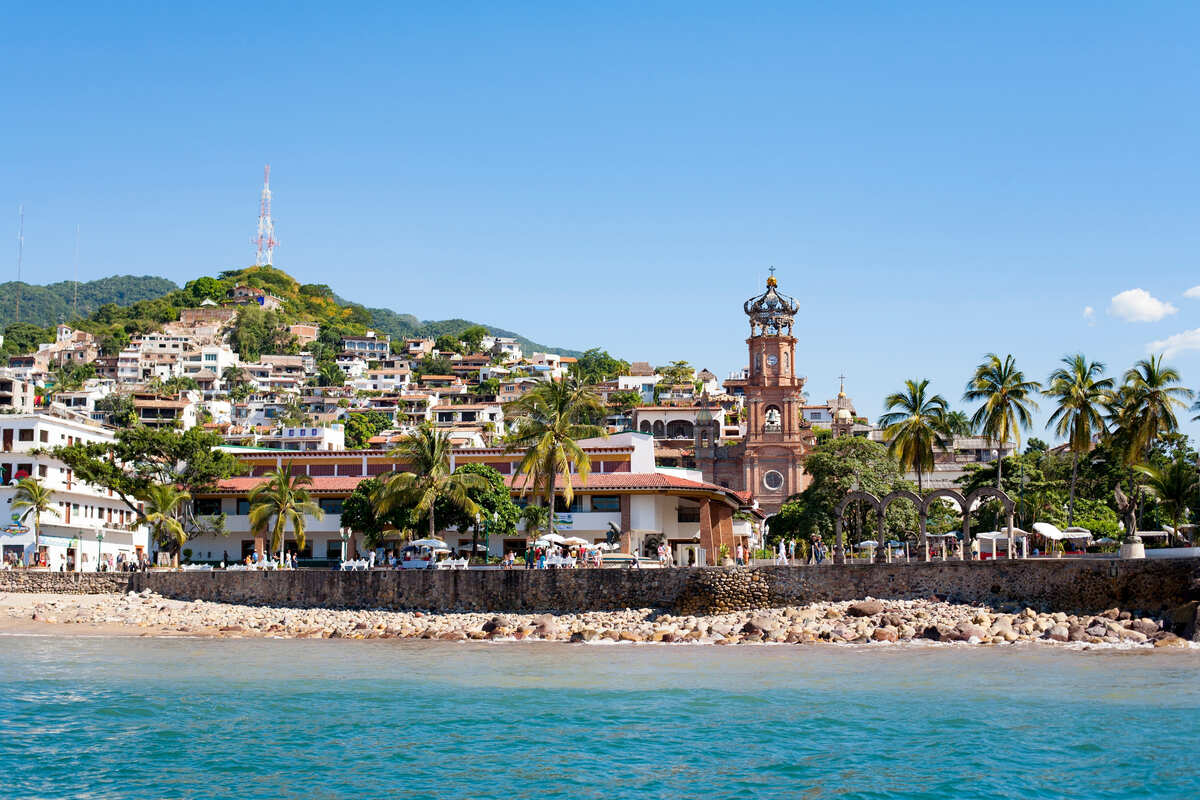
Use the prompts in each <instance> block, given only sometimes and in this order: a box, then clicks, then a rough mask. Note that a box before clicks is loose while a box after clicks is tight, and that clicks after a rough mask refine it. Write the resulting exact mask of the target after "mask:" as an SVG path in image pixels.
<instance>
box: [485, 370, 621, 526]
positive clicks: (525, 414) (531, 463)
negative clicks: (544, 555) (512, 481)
mask: <svg viewBox="0 0 1200 800" xmlns="http://www.w3.org/2000/svg"><path fill="white" fill-rule="evenodd" d="M505 414H506V415H510V416H512V417H514V418H515V419H516V427H515V429H514V430H513V432H512V433H511V434H510V435H509V436H508V443H507V446H508V449H509V450H521V449H523V450H524V451H525V455H524V456H523V457H522V458H521V463H520V464H518V465H517V473H518V474H520V475H524V476H525V477H526V481H525V485H524V486H522V488H521V493H522V494H524V493H525V490H526V489H527V488H528V487H529V479H530V478H532V479H533V484H534V486H541V487H543V488H544V489H545V492H546V493H545V500H546V508H547V509H549V512H548V513H547V515H546V533H553V532H554V497H555V492H556V491H557V483H558V475H559V473H560V472H561V473H562V474H563V476H564V483H563V491H562V494H563V499H565V500H566V502H567V504H568V505H570V503H571V501H572V500H573V499H574V497H575V487H574V485H573V484H572V482H571V468H572V467H574V468H575V471H576V472H577V473H578V475H579V480H580V481H586V480H587V476H588V473H589V472H590V471H591V467H592V462H591V459H590V458H588V455H587V453H585V452H583V448H581V447H580V446H579V445H578V444H576V441H575V440H576V439H587V438H591V437H595V436H606V435H607V433H606V431H605V430H604V428H602V427H600V426H599V425H593V424H591V423H590V422H589V420H592V419H597V418H600V417H603V415H604V403H603V402H602V401H601V400H600V397H599V396H598V395H596V393H595V392H593V391H592V390H591V388H590V387H588V386H585V385H583V384H580V383H578V382H576V381H574V380H570V379H567V380H563V381H562V382H559V383H556V382H553V381H550V382H547V383H539V384H538V385H537V386H535V387H534V388H532V389H530V390H529V391H528V392H526V393H525V394H524V395H522V396H521V397H520V398H518V399H516V400H514V401H512V402H511V403H509V404H508V405H507V407H506V408H505Z"/></svg>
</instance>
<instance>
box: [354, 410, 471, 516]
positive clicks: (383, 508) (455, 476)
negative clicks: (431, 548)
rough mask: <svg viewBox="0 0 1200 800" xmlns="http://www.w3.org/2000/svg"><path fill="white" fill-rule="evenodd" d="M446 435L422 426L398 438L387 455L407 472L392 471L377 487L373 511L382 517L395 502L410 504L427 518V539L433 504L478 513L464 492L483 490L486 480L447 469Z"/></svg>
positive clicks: (448, 455)
mask: <svg viewBox="0 0 1200 800" xmlns="http://www.w3.org/2000/svg"><path fill="white" fill-rule="evenodd" d="M452 449H453V445H452V444H451V443H450V435H449V434H447V433H445V432H443V431H439V430H435V429H434V428H433V427H431V426H429V425H422V426H421V427H420V428H418V429H417V430H415V431H413V432H412V433H410V434H409V435H408V436H405V437H404V438H403V439H401V440H400V443H399V444H398V445H397V446H396V447H395V449H393V450H392V451H391V452H390V453H388V455H389V456H390V457H391V458H393V459H395V460H396V461H403V462H404V463H406V464H407V465H408V466H409V468H410V469H411V470H412V471H411V472H398V473H393V474H392V475H391V476H390V477H389V478H387V479H386V480H385V481H384V482H383V485H382V486H380V487H379V491H378V494H377V495H376V498H375V513H376V514H377V515H378V516H381V517H382V516H384V515H385V514H387V513H389V512H390V511H391V510H392V509H393V508H395V507H396V506H397V505H398V504H402V503H407V504H411V505H412V506H413V510H414V511H415V512H417V514H418V515H424V516H425V517H426V518H427V519H428V520H429V538H430V539H433V538H436V536H437V521H436V520H435V519H434V506H435V505H436V504H437V501H438V500H443V499H444V500H448V501H449V502H450V503H452V504H453V505H456V506H458V507H459V508H461V509H462V510H463V512H464V513H466V514H467V515H468V516H474V515H475V514H477V513H479V506H478V504H476V503H475V501H474V500H472V499H471V498H470V496H469V495H468V494H467V490H468V489H486V488H487V481H486V480H485V479H484V478H483V477H481V476H479V475H474V474H471V473H469V472H451V470H450V451H451V450H452Z"/></svg>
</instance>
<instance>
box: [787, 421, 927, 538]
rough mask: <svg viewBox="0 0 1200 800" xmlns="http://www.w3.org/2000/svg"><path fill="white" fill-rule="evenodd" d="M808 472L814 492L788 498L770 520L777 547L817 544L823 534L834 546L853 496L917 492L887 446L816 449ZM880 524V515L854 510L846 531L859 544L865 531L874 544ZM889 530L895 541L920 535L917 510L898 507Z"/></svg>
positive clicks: (832, 443)
mask: <svg viewBox="0 0 1200 800" xmlns="http://www.w3.org/2000/svg"><path fill="white" fill-rule="evenodd" d="M804 471H805V472H807V473H808V474H809V475H811V476H812V482H811V483H810V484H809V485H808V488H806V489H805V490H804V491H803V492H801V493H800V494H798V495H793V496H792V497H790V498H788V500H787V502H786V503H785V504H784V508H781V509H780V513H779V514H777V515H776V516H773V517H771V518H770V520H768V525H769V529H770V538H771V539H772V540H773V541H778V539H779V537H788V538H790V537H793V536H796V537H803V538H812V537H813V536H815V535H818V534H819V535H821V536H823V537H824V538H825V540H826V541H832V537H833V534H834V521H835V518H836V517H835V514H834V512H835V510H836V508H837V505H838V503H840V502H842V500H843V499H844V498H845V497H846V494H847V493H849V492H850V491H851V490H853V489H860V490H862V491H866V492H870V493H871V494H873V495H875V496H876V497H883V496H884V495H887V494H889V493H890V492H894V491H898V490H900V489H911V488H912V484H911V483H909V482H908V481H906V480H905V479H904V476H903V473H902V472H901V471H900V465H899V464H898V463H896V460H895V459H894V458H892V457H891V456H889V455H888V452H887V449H886V448H884V446H883V445H881V444H879V443H878V442H872V441H870V440H868V439H864V438H862V437H859V436H842V437H839V438H837V439H831V440H829V441H828V442H826V443H825V444H822V445H819V446H818V447H816V448H814V449H813V450H812V452H810V453H809V455H808V457H807V458H806V459H805V462H804ZM788 506H791V507H790V508H789V507H788ZM784 509H786V511H785V510H784ZM781 515H782V516H781ZM875 520H876V517H875V511H874V509H870V510H869V511H868V510H867V509H866V508H865V507H864V506H862V504H860V503H853V504H851V506H850V507H849V508H848V509H847V520H846V521H847V526H846V527H845V532H846V534H847V535H848V536H849V537H850V541H851V542H854V541H857V538H856V536H857V532H859V531H861V532H862V536H863V538H871V539H874V538H875V536H876V533H877V531H876V527H875V524H876V523H875ZM884 526H885V530H886V533H887V535H888V536H889V537H891V536H895V537H901V536H904V535H905V534H906V533H908V532H911V531H914V530H916V528H917V512H916V509H915V508H913V506H912V504H911V503H907V502H903V501H900V502H895V503H892V504H891V506H889V507H888V512H887V516H886V517H885V518H884Z"/></svg>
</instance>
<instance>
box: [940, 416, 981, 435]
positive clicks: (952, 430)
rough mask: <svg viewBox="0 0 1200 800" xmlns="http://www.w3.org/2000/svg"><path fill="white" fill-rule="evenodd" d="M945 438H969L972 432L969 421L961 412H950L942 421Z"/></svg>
mask: <svg viewBox="0 0 1200 800" xmlns="http://www.w3.org/2000/svg"><path fill="white" fill-rule="evenodd" d="M942 432H943V433H944V434H945V435H946V436H948V437H954V436H970V435H971V434H972V433H973V432H974V431H973V429H972V428H971V419H970V417H968V416H967V415H966V414H965V413H963V412H962V411H950V412H948V413H947V414H946V418H945V420H944V425H943V431H942Z"/></svg>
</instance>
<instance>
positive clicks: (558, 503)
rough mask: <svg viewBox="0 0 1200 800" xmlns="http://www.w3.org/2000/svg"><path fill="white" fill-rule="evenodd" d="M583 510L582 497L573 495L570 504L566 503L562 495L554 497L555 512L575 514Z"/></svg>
mask: <svg viewBox="0 0 1200 800" xmlns="http://www.w3.org/2000/svg"><path fill="white" fill-rule="evenodd" d="M580 511H583V498H582V497H581V496H579V495H575V496H574V497H572V498H571V505H569V506H568V505H567V501H566V499H565V498H564V497H562V495H559V496H558V497H555V498H554V512H555V513H556V514H577V513H579V512H580Z"/></svg>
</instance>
